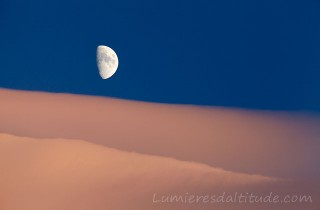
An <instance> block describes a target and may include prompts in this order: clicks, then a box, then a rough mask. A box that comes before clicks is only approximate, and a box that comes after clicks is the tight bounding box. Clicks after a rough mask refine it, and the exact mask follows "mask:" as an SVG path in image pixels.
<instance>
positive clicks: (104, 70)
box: [97, 45, 119, 79]
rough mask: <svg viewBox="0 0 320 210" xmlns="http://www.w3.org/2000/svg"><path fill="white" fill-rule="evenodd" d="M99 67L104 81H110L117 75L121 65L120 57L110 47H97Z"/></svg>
mask: <svg viewBox="0 0 320 210" xmlns="http://www.w3.org/2000/svg"><path fill="white" fill-rule="evenodd" d="M97 65H98V69H99V74H100V76H101V78H102V79H108V78H110V77H111V76H112V75H114V73H116V71H117V69H118V65H119V60H118V56H117V54H116V53H115V51H114V50H113V49H111V48H110V47H107V46H104V45H99V46H98V47H97Z"/></svg>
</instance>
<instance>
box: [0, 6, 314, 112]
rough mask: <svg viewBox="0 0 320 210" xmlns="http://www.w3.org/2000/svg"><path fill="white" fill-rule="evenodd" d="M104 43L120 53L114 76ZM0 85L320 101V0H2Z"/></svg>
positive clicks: (202, 99) (267, 104) (284, 102)
mask: <svg viewBox="0 0 320 210" xmlns="http://www.w3.org/2000/svg"><path fill="white" fill-rule="evenodd" d="M100 44H104V45H108V46H110V47H112V48H113V49H114V50H115V51H116V52H117V54H118V57H119V60H120V63H119V69H118V71H117V73H116V74H115V75H114V76H113V77H112V78H110V79H108V80H102V79H101V78H100V76H99V74H98V70H97V67H96V58H95V56H96V54H95V53H96V47H97V46H98V45H100ZM0 87H4V88H14V89H26V90H41V91H50V92H68V93H77V94H90V95H102V96H111V97H118V98H126V99H134V100H143V101H154V102H163V103H188V104H201V105H214V106H216V105H217V106H228V107H229V106H230V107H242V108H254V109H273V110H312V111H320V94H319V93H320V3H319V1H316V0H303V1H301V0H299V1H298V0H268V1H257V0H241V1H240V0H238V1H236V0H224V1H215V0H207V1H203V0H197V1H196V0H193V1H189V0H179V1H177V0H167V1H165V0H162V1H150V0H144V1H141V0H135V1H131V0H127V1H121V0H115V1H108V0H90V1H81V0H68V1H67V0H54V1H43V0H1V1H0Z"/></svg>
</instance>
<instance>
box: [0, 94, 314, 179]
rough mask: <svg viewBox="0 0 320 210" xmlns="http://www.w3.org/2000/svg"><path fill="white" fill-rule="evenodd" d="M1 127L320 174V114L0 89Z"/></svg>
mask: <svg viewBox="0 0 320 210" xmlns="http://www.w3.org/2000/svg"><path fill="white" fill-rule="evenodd" d="M0 116H1V121H0V132H2V133H9V134H13V135H18V136H26V137H35V138H65V139H83V140H87V141H91V142H94V143H97V144H101V145H105V146H108V147H112V148H116V149H120V150H123V151H135V152H139V153H143V154H151V155H157V156H165V157H173V158H176V159H180V160H186V161H196V162H201V163H205V164H208V165H210V166H214V167H221V168H224V169H226V170H231V171H237V172H244V173H251V174H263V175H267V176H276V177H283V178H299V177H300V178H301V177H302V178H303V177H309V178H319V177H320V168H319V167H318V164H319V162H320V155H319V151H320V141H319V139H320V120H319V118H312V117H308V116H306V115H302V114H290V113H284V112H283V113H274V112H257V111H244V110H229V109H222V108H201V107H196V106H183V105H164V104H153V103H144V102H134V101H126V100H117V99H109V98H101V97H92V96H81V95H70V94H50V93H40V92H28V91H12V90H6V89H0Z"/></svg>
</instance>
